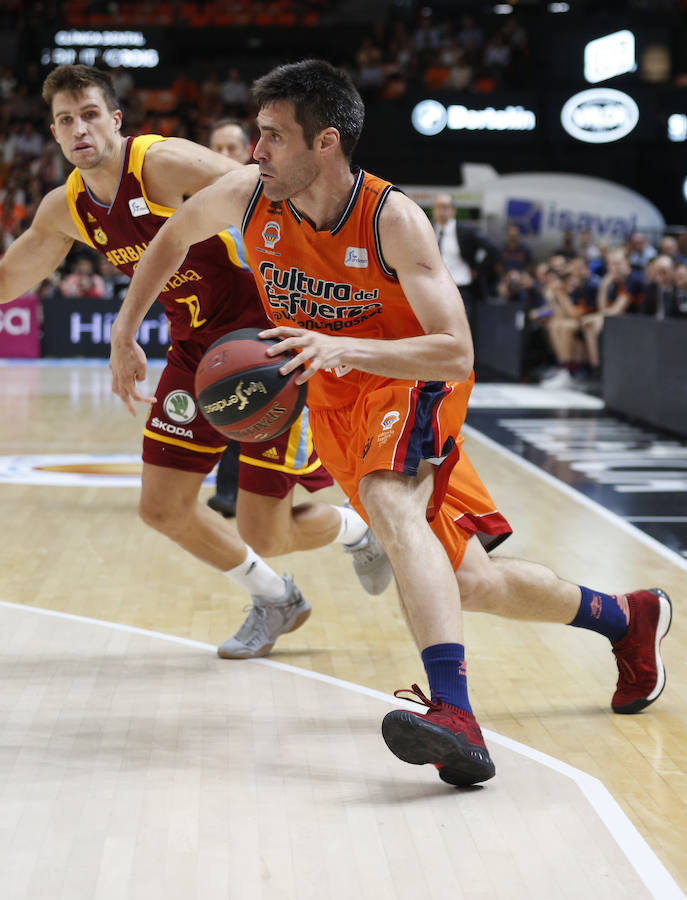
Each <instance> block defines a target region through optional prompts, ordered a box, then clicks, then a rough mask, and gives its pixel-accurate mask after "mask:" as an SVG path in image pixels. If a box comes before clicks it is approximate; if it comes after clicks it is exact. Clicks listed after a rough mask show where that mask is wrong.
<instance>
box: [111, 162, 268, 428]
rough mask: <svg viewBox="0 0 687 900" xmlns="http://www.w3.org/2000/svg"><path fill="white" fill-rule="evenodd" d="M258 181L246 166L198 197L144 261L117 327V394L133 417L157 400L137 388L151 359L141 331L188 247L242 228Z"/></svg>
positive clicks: (182, 209) (172, 218)
mask: <svg viewBox="0 0 687 900" xmlns="http://www.w3.org/2000/svg"><path fill="white" fill-rule="evenodd" d="M256 181H257V167H256V166H241V167H240V168H239V169H238V170H236V171H233V172H229V173H227V174H226V175H225V176H223V177H222V178H220V179H219V180H218V181H216V182H215V183H214V184H211V185H209V186H208V187H206V188H203V189H202V190H199V191H198V192H197V193H195V194H194V195H193V196H192V197H191V198H190V199H188V200H187V201H186V202H185V203H183V204H182V205H181V206H180V207H179V209H177V211H176V212H175V213H174V215H172V216H170V218H169V219H168V220H167V221H166V222H165V224H164V225H163V226H162V228H161V229H160V231H159V232H158V233H157V234H156V235H155V237H154V238H153V240H152V241H151V242H150V244H149V245H148V247H147V248H146V251H145V253H144V254H143V256H142V257H141V259H140V260H139V262H138V264H137V266H136V270H135V272H134V275H133V278H132V279H131V284H130V285H129V290H128V291H127V294H126V297H125V298H124V302H123V303H122V306H121V309H120V310H119V314H118V316H117V318H116V319H115V321H114V324H113V326H112V334H111V338H110V369H111V370H112V391H113V392H114V393H115V394H116V395H117V396H118V397H120V398H121V399H122V400H123V401H124V403H125V404H126V406H127V408H128V409H129V411H130V412H131V413H132V414H135V408H134V402H135V401H144V402H148V403H150V402H153V400H154V399H155V398H154V397H149V396H145V395H143V394H141V393H140V391H139V390H138V386H137V382H140V381H142V380H143V379H144V378H145V374H146V357H145V353H144V352H143V350H142V348H141V347H140V346H139V345H138V344H137V343H136V332H137V331H138V328H139V326H140V324H141V322H142V321H143V318H144V317H145V314H146V313H147V312H148V310H149V309H150V307H151V306H152V305H153V302H154V301H155V298H156V297H157V296H158V294H159V293H160V291H161V290H162V288H163V287H164V286H165V284H166V283H167V281H169V279H170V277H171V276H172V275H173V274H174V272H176V271H177V269H178V268H179V267H180V266H181V264H182V262H183V261H184V258H185V257H186V254H187V253H188V251H189V248H190V247H191V246H192V245H193V244H197V243H199V242H200V241H204V240H206V239H207V238H209V237H212V236H213V235H214V234H217V233H218V232H219V231H222V230H223V229H225V228H227V227H228V226H229V225H235V226H237V227H240V225H241V220H242V219H243V213H244V210H245V208H246V205H247V203H248V200H249V198H250V195H251V193H252V192H253V189H254V188H255V184H256Z"/></svg>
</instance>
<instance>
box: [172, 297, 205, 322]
mask: <svg viewBox="0 0 687 900" xmlns="http://www.w3.org/2000/svg"><path fill="white" fill-rule="evenodd" d="M174 302H175V303H185V304H186V305H187V306H188V314H189V315H190V317H191V325H192V326H193V328H200V326H201V325H205V323H206V322H207V319H201V318H200V301H199V300H198V297H197V296H196V295H195V294H191V296H190V297H176V298H175V300H174Z"/></svg>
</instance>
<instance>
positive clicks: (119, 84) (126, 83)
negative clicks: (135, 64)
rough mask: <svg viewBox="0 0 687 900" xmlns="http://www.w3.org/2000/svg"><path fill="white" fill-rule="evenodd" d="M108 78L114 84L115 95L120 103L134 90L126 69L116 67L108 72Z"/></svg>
mask: <svg viewBox="0 0 687 900" xmlns="http://www.w3.org/2000/svg"><path fill="white" fill-rule="evenodd" d="M110 78H112V83H113V84H114V89H115V93H116V94H117V97H118V98H119V99H120V101H121V102H122V103H124V102H125V101H126V100H128V98H129V94H130V93H131V91H132V90H133V88H134V84H135V82H134V79H133V75H132V74H131V72H130V71H129V70H128V69H125V68H123V67H122V66H117V67H116V68H115V69H112V71H111V72H110Z"/></svg>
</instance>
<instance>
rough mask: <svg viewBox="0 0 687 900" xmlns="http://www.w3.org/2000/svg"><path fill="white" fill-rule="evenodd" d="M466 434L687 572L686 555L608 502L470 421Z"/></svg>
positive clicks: (466, 427) (462, 429) (463, 429)
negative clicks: (595, 498)
mask: <svg viewBox="0 0 687 900" xmlns="http://www.w3.org/2000/svg"><path fill="white" fill-rule="evenodd" d="M461 431H462V432H463V434H466V435H469V436H470V437H471V438H474V439H475V440H476V441H480V442H481V443H482V444H484V445H485V446H487V447H489V448H491V449H492V450H495V451H496V452H497V453H500V454H501V455H502V456H505V457H507V458H508V459H509V460H511V462H514V463H516V464H517V465H519V466H520V467H521V468H523V469H527V471H528V472H531V473H532V475H536V476H537V477H538V478H541V479H542V480H543V481H546V482H547V484H550V485H552V486H553V487H555V488H557V489H558V490H559V491H562V492H563V493H564V494H567V495H568V496H569V497H572V498H573V499H574V500H577V502H578V503H581V504H582V505H583V506H586V507H587V508H588V509H593V510H594V512H595V513H596V514H597V515H598V516H601V517H602V518H604V519H608V521H609V522H612V523H613V524H614V525H615V526H617V527H618V528H620V529H621V530H622V531H626V532H627V533H628V534H630V535H632V537H634V538H636V539H637V540H638V541H640V542H641V543H642V544H646V546H647V547H650V548H651V549H652V550H654V551H655V552H656V553H658V554H659V556H663V557H665V559H667V560H668V561H669V562H671V563H673V565H676V566H678V567H679V568H680V569H683V570H684V571H685V572H687V559H683V557H682V556H680V554H679V553H676V552H675V551H674V550H671V549H670V547H666V546H665V545H664V544H661V543H660V541H657V540H656V539H655V538H652V537H651V535H648V534H647V533H646V532H645V531H642V530H641V529H640V528H637V527H636V526H634V525H633V524H632V523H631V522H628V521H627V519H624V518H623V517H622V516H620V515H618V513H614V512H612V511H611V510H610V509H606V507H605V506H602V505H601V504H600V503H597V502H596V500H591V499H590V498H589V497H587V495H586V494H583V493H582V492H581V491H578V490H577V489H576V488H573V487H570V485H569V484H566V483H565V482H564V481H561V480H560V479H559V478H556V476H555V475H551V474H550V473H549V472H546V471H545V470H544V469H540V468H539V466H536V465H535V464H534V463H531V462H530V461H529V460H527V459H524V458H523V457H522V456H518V454H517V453H514V452H513V451H512V450H509V449H508V448H507V447H503V446H502V445H501V444H499V443H498V441H495V440H493V439H492V438H490V437H487V435H486V434H482V432H481V431H478V430H477V429H476V428H473V427H472V426H471V425H463V427H462V428H461Z"/></svg>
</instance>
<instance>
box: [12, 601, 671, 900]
mask: <svg viewBox="0 0 687 900" xmlns="http://www.w3.org/2000/svg"><path fill="white" fill-rule="evenodd" d="M0 607H3V608H5V609H11V610H15V611H16V610H24V611H25V612H30V613H35V614H38V615H44V616H52V617H54V618H58V619H68V620H70V621H74V622H81V623H84V624H90V625H99V626H100V627H102V628H111V629H113V630H115V631H125V632H128V633H130V634H139V635H143V636H145V637H151V638H157V639H158V640H163V641H170V642H171V643H175V644H181V645H182V646H185V647H194V648H196V649H199V650H205V651H210V652H212V654H213V655H214V654H215V653H216V648H215V647H214V646H213V645H212V644H205V643H203V642H201V641H195V640H192V639H191V638H183V637H179V636H177V635H171V634H163V633H161V632H157V631H149V630H147V629H145V628H137V627H135V626H133V625H123V624H120V623H119V622H108V621H106V620H104V619H92V618H90V617H88V616H78V615H75V614H73V613H64V612H59V611H57V610H51V609H42V608H40V607H37V606H24V605H22V604H17V603H7V602H6V601H4V600H0ZM245 661H246V662H250V663H253V664H255V665H262V666H268V667H270V668H273V669H279V670H281V671H284V672H289V673H290V674H292V675H299V676H301V677H304V678H311V679H313V680H314V681H321V682H324V683H325V684H329V685H332V686H334V687H338V688H343V689H344V690H348V691H353V692H354V693H357V694H361V695H363V696H366V697H371V698H373V699H375V700H380V701H381V702H383V703H385V704H388V705H391V706H396V707H398V706H407V707H408V708H409V709H410V708H412V707H411V704H410V703H404V702H403V701H399V700H398V699H397V698H396V697H392V696H391V695H389V694H384V693H383V692H382V691H376V690H374V689H373V688H367V687H364V686H363V685H359V684H354V683H353V682H351V681H343V680H342V679H340V678H334V677H332V676H331V675H323V674H321V673H319V672H312V671H310V670H309V669H300V668H298V667H297V666H292V665H289V664H288V663H281V662H277V661H276V660H270V659H249V660H245ZM483 733H484V736H485V738H487V739H488V740H489V741H491V742H492V743H493V744H497V745H499V746H501V747H504V748H505V749H507V750H511V751H512V752H513V753H517V754H519V755H520V756H524V757H526V758H527V759H530V760H532V761H534V762H536V763H539V764H540V765H542V766H546V767H547V768H549V769H552V770H553V771H555V772H558V773H559V774H561V775H564V776H565V777H566V778H570V779H571V780H572V781H574V782H575V783H576V784H577V786H578V788H579V789H580V790H581V791H582V793H583V794H584V796H585V797H586V798H587V801H588V802H589V805H590V806H591V807H592V809H593V810H594V811H595V812H596V814H597V815H598V816H599V818H600V819H601V821H602V822H603V824H604V826H605V827H606V829H607V830H608V832H609V833H610V835H611V837H612V838H613V839H614V840H615V842H616V843H617V844H618V847H619V848H620V850H621V852H622V853H623V855H624V856H625V858H626V859H627V861H628V862H629V863H630V865H631V866H632V868H633V869H634V870H635V872H636V873H637V875H638V876H639V878H640V879H641V880H642V882H643V883H644V885H645V887H646V888H647V890H648V891H649V892H650V894H651V895H652V897H654V898H655V900H687V897H685V894H683V892H682V891H681V889H680V887H679V885H678V884H677V882H676V881H675V880H674V878H673V877H672V875H671V874H670V873H669V872H668V870H667V869H666V867H665V866H664V865H663V863H662V862H661V860H660V859H659V858H658V856H656V854H655V853H654V851H653V850H652V849H651V847H650V846H649V845H648V843H647V842H646V841H645V840H644V838H643V837H642V835H641V834H640V833H639V831H638V830H637V829H636V828H635V826H634V825H633V824H632V822H631V821H630V820H629V818H628V817H627V816H626V815H625V813H624V812H623V810H622V809H621V808H620V806H619V804H618V803H617V802H616V800H615V799H614V798H613V796H612V795H611V794H610V792H609V791H608V790H607V788H606V787H605V786H604V784H603V783H602V782H601V781H600V780H599V779H598V778H594V777H593V776H592V775H588V774H587V773H586V772H582V771H581V770H580V769H576V768H574V767H573V766H570V765H568V764H567V763H564V762H562V761H561V760H559V759H556V758H555V757H553V756H549V755H548V754H546V753H541V752H540V751H539V750H535V749H534V748H532V747H528V746H527V745H526V744H521V743H520V742H519V741H514V740H512V739H511V738H508V737H505V736H504V735H500V734H498V733H497V732H495V731H490V730H488V729H486V728H485V729H483Z"/></svg>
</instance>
